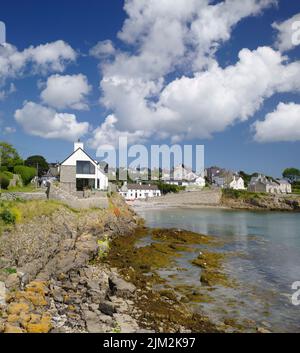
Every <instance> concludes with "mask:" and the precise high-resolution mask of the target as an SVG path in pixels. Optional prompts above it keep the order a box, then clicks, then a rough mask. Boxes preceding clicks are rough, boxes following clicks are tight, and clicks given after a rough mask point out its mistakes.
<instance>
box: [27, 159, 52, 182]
mask: <svg viewBox="0 0 300 353" xmlns="http://www.w3.org/2000/svg"><path fill="white" fill-rule="evenodd" d="M24 164H25V165H26V166H27V167H33V168H38V174H39V177H41V176H42V175H44V174H45V173H47V172H48V170H49V164H48V163H47V161H46V159H45V158H44V157H43V156H30V157H28V158H27V159H26V161H25V163H24Z"/></svg>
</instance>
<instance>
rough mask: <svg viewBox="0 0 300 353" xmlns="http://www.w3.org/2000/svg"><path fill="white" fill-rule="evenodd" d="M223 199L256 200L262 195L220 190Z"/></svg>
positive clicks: (244, 191)
mask: <svg viewBox="0 0 300 353" xmlns="http://www.w3.org/2000/svg"><path fill="white" fill-rule="evenodd" d="M222 194H223V197H226V198H230V199H236V200H238V199H241V200H248V199H258V198H260V197H261V196H262V195H265V194H264V193H257V192H249V191H247V190H233V189H222Z"/></svg>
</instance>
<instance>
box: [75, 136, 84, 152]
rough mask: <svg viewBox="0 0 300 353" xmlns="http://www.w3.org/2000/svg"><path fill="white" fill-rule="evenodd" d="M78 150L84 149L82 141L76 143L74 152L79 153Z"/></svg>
mask: <svg viewBox="0 0 300 353" xmlns="http://www.w3.org/2000/svg"><path fill="white" fill-rule="evenodd" d="M78 148H81V149H82V150H83V149H84V145H83V142H81V141H80V139H78V141H77V142H75V143H74V152H75V151H77V150H78Z"/></svg>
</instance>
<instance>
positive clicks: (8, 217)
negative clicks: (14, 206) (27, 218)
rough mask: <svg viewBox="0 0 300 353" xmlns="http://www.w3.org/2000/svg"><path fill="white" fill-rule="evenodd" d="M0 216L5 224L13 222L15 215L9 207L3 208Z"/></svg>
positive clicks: (14, 221)
mask: <svg viewBox="0 0 300 353" xmlns="http://www.w3.org/2000/svg"><path fill="white" fill-rule="evenodd" d="M0 218H1V219H2V221H3V222H4V223H5V224H15V223H16V215H15V214H14V213H13V212H12V211H11V210H9V209H4V210H3V211H2V212H1V213H0Z"/></svg>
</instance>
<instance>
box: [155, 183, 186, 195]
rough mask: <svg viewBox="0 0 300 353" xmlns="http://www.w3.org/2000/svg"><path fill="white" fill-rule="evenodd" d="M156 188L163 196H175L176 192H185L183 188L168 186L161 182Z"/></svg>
mask: <svg viewBox="0 0 300 353" xmlns="http://www.w3.org/2000/svg"><path fill="white" fill-rule="evenodd" d="M157 186H158V188H159V190H160V191H161V193H162V194H163V195H166V194H169V193H174V194H177V193H178V192H180V191H184V190H185V186H177V185H170V184H165V183H162V182H160V183H158V184H157Z"/></svg>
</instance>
